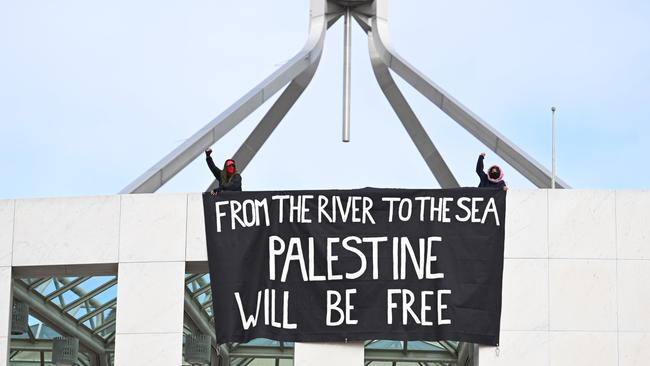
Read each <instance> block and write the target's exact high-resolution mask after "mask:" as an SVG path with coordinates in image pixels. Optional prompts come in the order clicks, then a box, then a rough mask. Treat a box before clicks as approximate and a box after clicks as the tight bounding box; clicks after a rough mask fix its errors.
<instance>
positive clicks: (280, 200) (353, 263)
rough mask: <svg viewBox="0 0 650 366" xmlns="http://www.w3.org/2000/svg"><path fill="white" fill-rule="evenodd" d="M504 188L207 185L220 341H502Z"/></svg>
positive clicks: (208, 233)
mask: <svg viewBox="0 0 650 366" xmlns="http://www.w3.org/2000/svg"><path fill="white" fill-rule="evenodd" d="M505 198H506V192H505V191H502V190H493V189H479V188H460V189H439V190H407V189H374V188H366V189H358V190H330V191H288V192H279V191H278V192H222V193H221V194H220V195H219V196H214V195H211V194H209V193H206V194H204V196H203V205H204V212H205V228H206V237H207V246H208V260H209V266H210V278H211V283H212V299H213V310H214V315H215V330H216V335H217V341H218V342H219V343H224V342H246V341H248V340H250V339H253V338H260V337H261V338H270V339H274V340H281V341H298V342H301V341H302V342H309V341H345V340H370V339H393V340H427V341H435V340H455V341H467V342H473V343H481V344H487V345H498V343H499V326H500V318H501V280H502V275H503V240H504V225H505V209H506V207H505V201H506V200H505Z"/></svg>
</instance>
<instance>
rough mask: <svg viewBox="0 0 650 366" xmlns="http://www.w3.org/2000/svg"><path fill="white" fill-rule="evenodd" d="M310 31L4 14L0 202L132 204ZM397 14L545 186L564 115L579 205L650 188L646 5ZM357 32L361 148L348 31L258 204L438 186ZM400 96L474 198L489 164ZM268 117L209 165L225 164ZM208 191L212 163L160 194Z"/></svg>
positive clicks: (152, 11)
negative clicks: (129, 192)
mask: <svg viewBox="0 0 650 366" xmlns="http://www.w3.org/2000/svg"><path fill="white" fill-rule="evenodd" d="M308 12H309V6H308V1H307V0H287V1H268V0H250V1H246V2H244V1H223V0H212V1H204V0H196V1H164V0H163V1H160V0H157V1H150V0H142V1H137V2H133V1H121V0H116V1H111V2H102V3H98V2H88V1H82V0H66V1H56V2H46V1H42V0H41V1H36V0H22V1H10V0H0V55H1V57H0V136H1V138H2V143H1V144H0V166H1V167H2V179H0V198H19V197H42V196H79V195H95V194H113V193H116V192H118V191H119V190H121V189H122V188H123V187H124V186H126V185H127V184H128V183H130V182H131V181H132V180H133V179H135V178H136V177H138V176H139V175H140V174H141V173H142V172H144V171H145V170H147V169H148V168H149V167H150V166H151V165H153V164H154V163H156V162H157V161H158V160H159V159H160V158H162V157H163V156H164V155H166V154H167V153H168V152H170V151H171V150H173V149H174V148H175V147H176V146H177V145H178V144H180V143H181V142H182V141H183V140H184V139H185V138H187V137H189V136H191V135H192V134H193V133H194V132H195V131H197V130H198V129H199V128H201V127H202V126H203V125H205V124H206V123H207V122H209V121H210V120H211V119H212V118H214V117H215V116H216V115H218V114H219V113H220V112H222V111H223V110H224V109H226V108H227V107H228V106H229V105H230V104H232V103H233V102H235V101H236V100H237V99H238V98H239V97H240V96H242V95H243V94H244V93H246V92H247V91H248V90H250V89H251V88H252V87H254V86H255V85H256V84H257V83H259V82H260V81H261V80H262V79H263V78H265V77H266V76H267V75H268V74H270V73H272V72H273V71H274V70H275V69H277V68H278V67H279V66H280V65H282V64H283V63H284V62H286V61H287V60H288V59H289V58H291V57H292V56H293V55H294V54H295V53H296V52H298V51H299V50H300V48H301V47H302V45H303V43H304V41H305V38H306V33H307V23H308ZM389 14H390V15H389V22H390V29H391V33H392V38H393V43H394V45H395V47H396V49H397V51H398V52H399V53H400V54H401V55H402V56H403V57H404V58H406V59H407V60H408V61H409V62H410V63H411V64H412V65H414V66H415V67H417V68H418V69H419V70H420V71H422V72H423V73H424V74H426V75H427V76H429V77H430V78H431V79H432V80H433V81H434V82H436V83H437V84H438V85H440V86H441V87H443V88H444V89H445V90H447V91H448V92H450V93H451V94H452V95H453V96H454V97H455V98H457V99H459V100H460V101H461V102H462V103H463V104H465V105H466V106H467V107H469V108H470V109H471V110H472V111H473V112H474V113H476V114H478V115H479V116H481V117H482V118H483V119H484V120H486V121H487V122H488V123H490V124H491V125H492V126H493V127H495V128H496V129H498V130H499V131H500V132H501V133H502V134H504V135H505V136H506V137H507V138H509V139H510V140H511V141H513V142H515V143H516V144H517V145H518V146H519V147H521V148H522V149H524V150H525V151H526V152H528V153H529V154H530V155H532V156H534V157H535V158H536V159H537V160H538V161H540V162H541V163H542V164H544V165H545V166H546V167H549V168H550V162H551V153H550V152H551V148H550V142H551V132H550V130H551V129H550V121H551V114H550V107H551V105H555V106H556V107H557V108H558V174H559V175H560V176H561V177H562V179H564V180H565V181H566V182H568V183H569V184H570V185H571V186H573V187H574V188H606V189H647V188H648V187H649V186H650V169H648V168H647V167H646V164H645V160H646V155H647V153H646V151H645V148H646V147H647V146H648V145H650V144H649V142H650V138H649V137H648V136H649V135H650V124H649V123H648V112H647V105H648V102H649V101H650V67H648V65H650V40H649V37H648V35H649V34H650V3H648V2H647V1H641V0H639V1H637V0H634V1H632V0H628V1H613V0H612V1H609V0H607V1H604V0H603V1H598V0H597V1H586V0H574V1H566V0H564V1H560V0H549V1H545V2H521V1H510V0H496V1H489V2H486V1H479V0H461V1H438V0H393V1H391V3H390V13H389ZM353 30H354V33H353V51H352V59H353V65H352V73H353V74H352V141H351V142H350V143H348V144H343V143H342V142H341V141H340V136H341V93H342V39H343V34H342V21H339V23H337V24H336V25H335V26H334V27H332V29H331V30H330V31H329V32H328V35H327V39H326V44H325V50H324V54H323V58H322V61H321V65H320V67H319V70H318V72H317V73H316V76H315V77H314V80H313V81H312V83H311V85H310V86H309V88H308V89H307V91H306V92H305V93H304V94H303V96H302V98H301V99H300V100H299V101H298V103H297V104H296V106H295V107H294V108H293V109H292V111H291V112H290V113H289V114H288V116H287V117H286V119H285V120H284V121H283V122H282V123H281V124H280V126H279V127H278V129H276V131H275V132H274V134H273V135H272V136H271V138H270V139H269V140H268V141H267V143H266V144H265V145H264V147H263V148H262V149H261V151H260V153H259V154H258V156H257V157H256V158H255V159H254V160H253V161H252V162H251V164H249V166H248V168H247V169H246V171H245V172H244V175H243V176H244V189H247V190H285V189H321V188H323V189H324V188H359V187H365V186H374V187H398V188H415V187H422V188H428V187H438V185H437V183H436V182H435V180H434V179H433V176H432V175H431V173H430V172H429V171H428V169H427V167H426V165H425V164H424V162H423V160H422V159H421V157H420V156H419V154H418V153H417V150H416V149H415V147H414V146H413V145H412V144H411V142H410V140H409V138H408V136H407V134H406V132H405V131H404V129H403V128H402V127H401V124H400V122H399V121H398V119H397V118H396V116H395V115H394V113H393V111H392V110H391V108H390V106H389V105H388V103H387V101H386V100H385V99H384V98H383V94H382V93H381V92H380V90H379V88H378V86H377V83H376V81H375V79H374V76H373V73H372V70H371V68H370V62H369V59H368V48H367V41H366V36H365V34H363V32H362V31H361V29H360V28H359V27H357V26H356V24H355V26H354V28H353ZM397 79H399V78H397ZM400 86H401V87H402V90H403V92H404V94H405V96H406V98H407V99H408V100H409V102H410V103H411V105H412V107H413V109H414V111H415V112H416V114H417V115H418V117H419V118H420V120H421V121H422V123H423V125H424V126H425V128H426V129H427V131H428V133H429V135H430V136H431V138H432V139H433V141H434V143H436V145H437V146H438V148H439V149H440V150H441V152H442V153H443V155H444V156H445V158H446V160H447V163H448V164H449V165H450V166H451V169H452V171H453V172H454V174H455V175H456V177H457V179H458V180H459V182H460V183H461V185H464V186H474V185H476V184H477V183H478V178H477V176H476V174H475V173H474V164H475V161H476V157H477V156H478V154H479V153H480V152H481V151H484V150H486V149H485V148H484V147H483V146H482V145H481V144H480V143H479V142H477V141H476V140H474V138H473V137H471V135H469V133H467V132H466V131H465V130H463V129H462V128H460V127H459V126H458V125H456V123H455V122H453V121H452V120H451V119H449V118H448V117H447V116H446V115H444V114H443V113H442V112H440V111H438V110H437V109H436V107H435V106H433V105H432V104H431V103H429V102H428V101H427V100H426V99H425V98H423V97H422V96H420V95H419V94H417V92H415V91H414V90H413V89H412V88H411V87H410V86H408V85H407V84H405V83H403V82H400ZM269 106H270V104H268V103H267V105H265V108H262V110H260V111H258V112H256V113H253V114H252V115H251V116H250V117H249V118H248V119H246V120H245V121H244V122H242V123H241V124H240V125H239V126H238V127H237V128H235V129H234V130H233V131H232V132H231V133H230V134H229V135H227V136H226V137H225V138H223V139H222V140H220V141H219V142H218V143H217V144H215V145H214V146H213V149H214V150H215V153H214V156H215V158H216V160H218V161H222V160H223V159H225V158H227V157H230V155H232V154H233V153H234V152H235V151H236V150H237V148H238V147H239V145H240V144H241V142H243V140H244V139H245V137H246V136H247V135H248V133H249V132H250V131H251V129H252V128H253V127H254V125H255V124H256V123H257V121H258V120H259V119H260V118H261V116H262V115H263V113H264V111H265V110H266V108H268V107H269ZM487 153H488V157H487V163H488V164H491V163H499V164H501V163H502V161H501V160H500V159H498V157H496V155H495V154H493V153H491V152H490V151H487ZM505 169H506V180H507V181H508V183H509V185H510V186H511V187H518V188H530V187H532V185H531V184H530V183H528V182H527V181H526V180H525V179H524V178H523V177H521V176H520V175H519V174H518V173H516V172H515V171H514V170H513V169H512V168H510V167H507V166H506V167H505ZM211 179H212V176H211V174H210V172H209V170H208V169H207V167H205V163H204V161H203V159H202V158H199V159H198V160H197V161H196V162H194V163H192V164H191V165H190V166H188V168H187V169H186V170H185V171H183V172H181V173H180V174H179V175H177V176H176V177H175V178H174V179H173V180H172V181H171V182H170V183H168V184H167V185H166V186H164V187H163V188H162V189H161V191H163V192H191V191H201V190H204V189H205V187H206V186H207V185H208V184H209V183H210V181H211Z"/></svg>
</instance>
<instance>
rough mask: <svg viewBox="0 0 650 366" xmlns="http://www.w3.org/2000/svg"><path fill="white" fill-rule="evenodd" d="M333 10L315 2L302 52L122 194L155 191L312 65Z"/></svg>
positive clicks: (132, 183) (323, 0)
mask: <svg viewBox="0 0 650 366" xmlns="http://www.w3.org/2000/svg"><path fill="white" fill-rule="evenodd" d="M331 8H332V7H331V6H330V5H328V2H327V0H312V1H311V10H310V24H309V36H308V38H307V42H306V44H305V46H304V47H303V49H302V50H301V51H300V52H298V54H297V55H296V56H294V57H293V58H292V59H291V60H289V61H288V62H287V63H286V64H285V65H283V66H282V67H280V68H279V69H278V70H277V71H275V72H274V73H273V74H271V75H270V76H269V77H268V78H266V79H265V80H264V81H262V82H261V83H260V84H258V85H257V86H255V87H254V88H253V89H252V90H251V91H249V92H248V93H247V94H246V95H244V96H243V97H242V98H241V99H239V100H238V101H237V102H235V103H234V104H233V105H232V106H230V107H229V108H228V109H226V110H225V111H224V112H223V113H221V114H220V115H219V116H217V117H216V118H215V119H213V120H212V121H210V122H209V123H208V124H207V125H205V126H204V127H203V128H201V129H200V130H199V131H198V132H196V133H195V134H194V135H192V136H191V137H190V138H188V139H187V140H186V141H185V142H183V143H182V144H181V145H180V146H178V147H177V148H176V149H174V150H173V151H172V152H171V153H169V154H168V155H167V156H165V157H164V158H163V159H162V160H160V161H159V162H158V163H156V164H155V165H154V166H152V167H151V168H149V170H147V171H146V172H145V173H144V174H142V175H141V176H140V177H138V178H137V179H136V180H134V181H133V182H131V183H130V184H129V185H128V186H126V187H124V189H122V191H120V193H151V192H155V191H156V190H158V189H159V188H160V187H161V186H162V185H163V184H165V183H166V182H167V181H169V180H170V179H171V178H172V177H173V176H174V175H176V174H177V173H178V172H179V171H181V170H182V169H183V168H185V167H186V166H187V165H188V164H189V163H191V162H192V161H194V159H196V158H197V157H198V156H199V155H200V154H201V153H203V151H204V150H205V149H206V148H208V147H209V146H210V145H212V144H214V143H215V142H216V141H218V140H219V139H220V138H221V137H223V136H224V135H225V134H226V133H228V132H229V131H230V130H231V129H232V128H233V127H235V126H236V125H237V124H239V122H241V121H242V120H243V119H244V118H246V116H248V115H249V114H250V113H252V112H253V111H254V110H255V109H257V108H258V107H259V106H261V105H262V104H263V103H264V102H265V101H267V100H268V99H269V98H271V97H272V96H273V95H274V94H275V93H276V92H278V91H279V90H280V89H281V88H282V87H283V86H285V85H286V84H288V83H289V82H290V81H291V80H293V79H294V78H296V77H297V76H298V75H300V74H301V73H302V72H303V71H305V70H306V69H307V68H309V67H310V66H311V65H313V64H314V62H315V61H316V59H317V58H318V57H319V56H320V54H321V51H322V49H323V43H324V39H325V33H326V32H327V25H328V22H329V21H330V20H331V18H332V16H331V15H328V10H329V9H331Z"/></svg>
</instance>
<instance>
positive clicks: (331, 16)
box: [120, 0, 569, 193]
mask: <svg viewBox="0 0 650 366" xmlns="http://www.w3.org/2000/svg"><path fill="white" fill-rule="evenodd" d="M387 3H388V0H311V9H310V22H309V35H308V37H307V42H306V44H305V46H304V47H303V49H302V50H301V51H300V52H298V54H297V55H295V56H294V57H293V58H292V59H290V60H289V61H288V62H287V63H286V64H284V65H283V66H282V67H280V68H279V69H278V70H277V71H275V72H274V73H273V74H271V75H270V76H269V77H267V78H266V79H264V81H262V82H261V83H259V84H258V85H257V86H255V87H254V88H253V89H251V90H250V91H249V92H248V93H247V94H246V95H244V96H243V97H241V98H240V99H239V100H238V101H236V102H235V103H234V104H233V105H231V106H230V107H229V108H228V109H226V110H225V111H224V112H223V113H221V114H220V115H218V116H217V117H216V118H214V119H213V120H212V121H210V122H209V123H208V124H207V125H205V126H204V127H203V128H201V129H200V130H199V131H198V132H196V133H195V134H194V135H192V136H191V137H190V138H188V139H187V140H186V141H185V142H183V143H182V144H181V145H180V146H178V147H177V148H176V149H174V150H173V151H172V152H171V153H169V154H168V155H167V156H165V157H164V158H163V159H162V160H160V161H159V162H158V163H156V164H155V165H154V166H152V167H151V168H150V169H149V170H147V171H146V172H145V173H144V174H142V175H141V176H140V177H138V178H137V179H136V180H134V181H133V182H132V183H131V184H129V185H128V186H126V187H125V188H124V189H123V190H122V191H121V192H120V193H151V192H155V191H156V190H158V189H159V188H160V187H161V186H162V185H164V184H165V183H166V182H168V181H169V180H170V179H172V178H173V177H174V176H175V175H176V174H177V173H178V172H180V171H181V170H182V169H184V168H185V167H186V166H187V165H189V164H190V163H191V162H192V161H194V160H195V159H196V158H197V157H198V156H199V155H201V153H203V151H204V150H205V149H207V148H208V147H210V146H211V145H212V144H214V143H215V142H217V141H218V140H219V139H221V138H222V137H223V136H224V135H226V134H227V133H228V132H229V131H230V130H232V129H233V128H234V127H235V126H237V124H239V123H240V122H241V121H242V120H244V119H245V118H246V117H247V116H248V115H250V114H251V113H252V112H253V111H255V110H256V109H257V108H259V107H260V106H261V105H262V104H263V103H264V102H266V101H267V100H269V99H270V98H271V97H273V95H275V94H276V93H277V92H278V91H280V90H281V89H282V88H283V87H285V86H286V88H285V89H284V91H283V92H282V94H281V95H280V97H279V98H278V99H277V100H276V101H275V103H274V104H273V105H272V106H271V108H270V109H269V110H268V112H267V113H266V115H264V117H263V118H262V120H261V121H260V122H259V123H258V124H257V126H256V127H255V129H254V130H253V131H252V132H251V134H250V135H249V136H248V138H247V139H246V140H245V141H244V143H243V144H242V145H241V146H240V147H239V149H238V150H237V152H236V153H235V154H234V156H233V159H234V160H235V161H237V167H238V169H239V170H240V171H243V170H244V169H245V168H246V166H247V165H248V163H250V161H251V160H252V159H253V158H254V157H255V154H256V153H257V152H258V151H259V149H260V148H261V147H262V145H263V144H264V142H265V141H266V140H267V139H268V137H269V136H270V135H271V133H272V132H273V130H274V129H275V128H276V127H277V126H278V124H279V123H280V122H281V121H282V119H283V118H284V116H285V115H286V114H287V112H288V111H289V110H290V109H291V107H292V106H293V105H294V104H295V102H296V101H297V100H298V98H299V97H300V95H301V94H302V92H303V91H304V90H305V89H306V88H307V86H308V85H309V83H310V81H311V79H312V77H313V76H314V73H315V72H316V69H317V67H318V64H319V61H320V58H321V54H322V51H323V44H324V41H325V34H326V33H327V30H328V29H329V27H331V26H332V25H333V24H334V23H335V22H336V21H337V20H338V19H339V18H341V17H345V18H346V23H347V24H349V19H350V18H351V17H353V18H354V19H355V20H356V21H357V22H358V23H359V25H360V26H361V28H362V29H363V30H364V31H365V32H366V33H367V35H368V46H369V51H370V59H371V61H372V67H373V70H374V73H375V77H376V79H377V82H378V83H379V86H380V88H381V90H382V92H383V93H384V95H385V96H386V99H388V101H389V103H390V105H391V106H392V108H393V110H394V111H395V113H396V114H397V117H398V118H399V119H400V121H401V122H402V124H403V125H404V128H405V129H406V131H407V132H408V134H409V136H410V137H411V140H412V141H413V143H414V144H415V146H416V147H417V149H418V151H419V152H420V154H421V155H422V158H423V159H424V160H425V162H426V164H427V166H428V167H429V169H430V170H431V172H432V173H433V175H434V177H435V178H436V180H437V181H438V183H439V184H440V186H441V187H442V188H454V187H458V186H459V185H458V181H457V180H456V178H455V177H454V175H453V174H452V172H451V170H450V169H449V167H448V166H447V164H446V163H445V161H444V159H443V157H442V155H441V154H440V152H439V151H438V149H437V148H436V146H435V145H434V143H433V142H432V141H431V139H430V138H429V136H428V135H427V133H426V131H425V130H424V128H423V127H422V124H421V123H420V121H419V119H418V118H417V116H416V115H415V113H414V112H413V110H412V109H411V107H410V106H409V104H408V102H407V101H406V99H405V98H404V96H403V94H402V92H401V91H400V89H399V87H398V86H397V84H396V83H395V81H394V80H393V77H392V76H391V74H390V72H389V69H390V70H392V71H393V72H394V73H395V74H397V75H399V76H400V77H401V78H403V79H404V80H405V81H406V82H407V83H409V84H410V85H411V86H412V87H413V88H415V90H417V91H418V92H420V93H421V94H422V95H423V96H424V97H426V98H427V99H429V101H431V102H432V103H433V104H434V105H435V106H437V107H438V108H440V110H442V111H443V112H444V113H446V114H447V115H448V116H449V117H451V119H452V120H454V121H456V123H458V124H459V125H460V126H461V127H463V128H464V129H465V130H467V131H468V132H469V133H470V134H471V135H472V136H474V137H475V138H476V139H477V140H479V141H480V142H482V143H483V144H484V145H485V146H486V147H487V148H489V149H490V150H492V151H494V152H495V153H496V154H497V155H498V156H499V157H501V158H502V159H503V160H504V161H505V162H506V163H508V164H509V165H510V166H512V167H513V168H514V169H516V170H517V171H518V172H519V173H521V174H522V175H523V176H524V177H525V178H527V179H528V180H529V181H530V182H532V183H533V184H534V185H535V186H537V187H539V188H550V187H551V181H552V178H551V174H550V172H549V171H548V170H547V169H546V168H544V167H543V166H542V165H541V164H540V163H538V162H537V161H535V160H534V159H533V158H532V157H531V156H529V155H528V154H526V153H525V152H524V151H523V150H522V149H520V148H519V147H517V146H516V145H515V144H514V143H512V142H510V141H509V140H508V139H506V138H505V137H504V136H503V135H501V134H500V133H499V132H498V131H497V130H496V129H494V128H493V127H491V126H490V125H488V124H487V123H486V122H485V121H483V120H482V119H481V118H480V117H478V116H477V115H475V114H474V113H472V111H470V110H469V109H468V108H467V107H465V106H464V105H462V104H461V103H460V102H459V101H458V100H456V99H454V98H453V97H452V96H451V95H450V94H449V93H447V92H446V91H444V90H443V89H442V88H440V87H439V86H438V85H436V84H435V83H434V82H433V81H431V80H430V79H429V78H427V77H426V76H425V75H424V74H422V73H421V72H419V71H418V70H417V69H415V68H414V67H413V66H411V65H410V64H409V63H408V62H406V61H405V60H404V59H403V58H402V57H400V55H399V54H398V53H397V52H395V50H394V49H393V47H392V45H391V43H390V35H389V31H388V17H387V5H388V4H387ZM211 187H214V183H213V184H212V185H211ZM556 187H558V188H569V186H568V185H567V184H566V183H565V182H563V181H562V180H561V179H557V178H556Z"/></svg>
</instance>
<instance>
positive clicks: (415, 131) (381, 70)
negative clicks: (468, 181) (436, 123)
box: [368, 32, 459, 188]
mask: <svg viewBox="0 0 650 366" xmlns="http://www.w3.org/2000/svg"><path fill="white" fill-rule="evenodd" d="M374 37H375V36H374V34H373V32H368V46H369V49H370V60H371V62H372V69H373V71H374V72H375V77H376V78H377V83H379V87H380V88H381V91H382V92H383V93H384V95H385V96H386V99H388V102H389V103H390V105H391V107H393V110H394V111H395V113H396V114H397V116H398V117H399V119H400V121H402V125H404V128H405V129H406V132H408V134H409V136H410V137H411V140H412V141H413V143H414V144H415V146H416V147H417V149H418V151H419V152H420V155H422V158H423V159H424V161H425V162H426V163H427V166H428V167H429V170H431V173H433V176H434V177H435V178H436V180H437V181H438V183H439V184H440V187H442V188H457V187H459V185H458V181H457V180H456V178H455V177H454V175H453V173H452V172H451V170H450V169H449V166H447V164H446V163H445V160H444V159H443V157H442V155H441V154H440V152H439V151H438V149H437V148H436V146H435V145H434V144H433V142H432V141H431V139H430V138H429V135H428V134H427V132H426V131H425V130H424V128H423V127H422V124H421V123H420V121H419V120H418V118H417V116H416V115H415V113H414V112H413V110H412V109H411V106H410V105H409V104H408V102H407V101H406V99H405V98H404V95H402V93H401V91H400V90H399V87H398V86H397V84H395V80H394V79H393V77H392V76H391V75H390V71H388V67H386V65H385V64H384V63H383V62H382V60H381V58H380V56H379V55H378V53H377V49H376V48H375V45H374V40H373V38H374Z"/></svg>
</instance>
